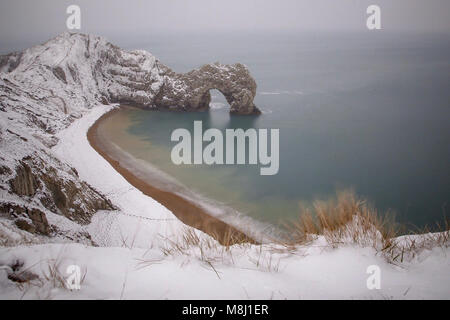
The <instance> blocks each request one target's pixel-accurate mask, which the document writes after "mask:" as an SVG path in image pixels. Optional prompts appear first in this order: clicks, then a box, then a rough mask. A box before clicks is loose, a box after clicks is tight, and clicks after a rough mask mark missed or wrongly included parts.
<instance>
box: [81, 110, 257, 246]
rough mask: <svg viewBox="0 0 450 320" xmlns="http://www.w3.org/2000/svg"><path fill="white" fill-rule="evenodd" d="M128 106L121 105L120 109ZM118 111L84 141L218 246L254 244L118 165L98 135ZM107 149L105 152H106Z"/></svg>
mask: <svg viewBox="0 0 450 320" xmlns="http://www.w3.org/2000/svg"><path fill="white" fill-rule="evenodd" d="M123 107H127V108H132V107H130V106H121V108H123ZM118 110H119V109H118V108H116V109H114V110H112V111H110V112H108V113H106V114H104V115H103V116H102V117H100V118H99V119H98V120H97V121H96V122H95V123H94V124H93V125H92V126H91V127H90V129H89V131H88V133H87V138H88V141H89V143H90V145H91V146H92V147H93V148H94V149H95V150H96V151H97V152H98V153H99V154H100V155H101V156H102V157H103V158H104V159H105V160H107V161H108V162H109V163H110V164H111V166H112V167H113V168H114V169H115V170H116V171H117V172H119V173H120V174H121V175H122V176H123V177H124V178H125V179H126V180H127V181H128V182H129V183H130V184H131V185H133V186H134V187H136V188H137V189H139V190H140V191H142V192H143V193H144V194H145V195H147V196H149V197H151V198H153V199H155V200H156V201H158V202H159V203H161V204H162V205H163V206H165V207H166V208H167V209H169V210H170V211H172V213H173V214H174V215H175V216H176V217H177V218H178V219H180V220H181V221H182V222H183V223H185V224H186V225H189V226H191V227H194V228H196V229H198V230H201V231H203V232H205V233H207V234H209V235H211V236H213V237H214V238H215V239H216V240H218V241H219V242H220V243H221V244H235V243H242V242H250V243H255V241H254V240H253V239H251V238H250V237H249V236H247V235H246V234H244V233H243V232H241V231H239V230H237V229H236V228H234V227H233V226H230V225H229V224H227V223H225V222H223V221H222V220H220V219H218V218H216V217H214V216H212V215H211V214H209V213H208V212H206V211H205V210H204V209H203V208H201V207H200V206H198V205H196V204H195V203H192V202H190V201H188V200H186V199H185V198H183V197H181V196H179V195H177V194H175V193H172V192H169V191H165V190H161V189H159V188H157V187H155V186H153V185H151V184H150V183H149V182H148V181H144V180H143V179H141V178H139V177H137V176H136V175H135V174H133V173H132V172H131V171H130V170H128V169H126V168H124V167H123V166H122V165H121V163H120V157H119V155H117V154H113V153H112V151H111V148H109V149H108V148H107V145H108V143H109V142H108V141H107V137H105V136H104V135H103V134H101V133H100V132H99V128H100V127H101V125H102V122H103V121H105V120H106V119H108V118H109V117H111V116H112V115H113V114H114V113H115V112H117V111H118ZM107 150H108V151H107Z"/></svg>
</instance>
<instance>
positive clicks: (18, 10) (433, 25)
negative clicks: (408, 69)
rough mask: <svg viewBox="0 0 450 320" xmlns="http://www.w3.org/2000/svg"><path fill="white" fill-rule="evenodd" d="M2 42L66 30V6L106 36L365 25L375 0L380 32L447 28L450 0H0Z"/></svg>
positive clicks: (87, 27) (85, 26)
mask: <svg viewBox="0 0 450 320" xmlns="http://www.w3.org/2000/svg"><path fill="white" fill-rule="evenodd" d="M0 3H1V4H0V30H1V31H0V47H1V48H2V49H3V48H5V46H8V45H14V44H21V43H25V44H28V43H29V42H31V43H39V42H42V41H45V40H47V39H48V38H50V37H52V36H55V35H56V34H59V33H61V32H63V31H66V30H67V29H66V19H67V16H68V15H67V14H66V8H67V7H68V6H69V5H71V4H77V5H79V6H80V8H81V30H80V32H84V33H94V34H97V35H102V36H106V37H107V38H109V39H111V40H112V39H117V38H118V37H120V36H122V37H124V36H127V35H131V34H133V35H136V36H139V35H146V34H151V33H152V32H169V31H170V32H199V31H208V32H210V31H213V32H216V31H217V32H218V31H239V30H242V31H246V32H252V31H261V30H265V31H279V30H294V31H310V30H313V31H314V30H321V31H323V30H333V31H341V30H342V31H348V30H352V31H353V30H354V31H365V28H366V26H365V23H366V17H367V15H366V8H367V7H368V5H370V4H377V5H379V6H380V7H381V22H382V28H383V31H384V32H389V31H409V32H433V31H435V32H448V33H450V0H370V1H368V0H308V1H306V0H220V1H219V0H72V1H65V0H53V1H50V0H34V1H29V0H9V1H7V0H0Z"/></svg>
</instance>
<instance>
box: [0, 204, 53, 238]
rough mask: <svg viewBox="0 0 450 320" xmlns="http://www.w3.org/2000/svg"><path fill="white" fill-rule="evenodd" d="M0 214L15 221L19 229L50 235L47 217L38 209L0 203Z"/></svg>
mask: <svg viewBox="0 0 450 320" xmlns="http://www.w3.org/2000/svg"><path fill="white" fill-rule="evenodd" d="M0 213H2V214H3V215H6V216H7V218H9V219H15V221H14V223H15V224H16V226H17V227H18V228H19V229H22V230H25V231H28V232H30V233H38V234H42V235H46V236H48V235H50V234H51V231H52V229H51V227H50V225H49V223H48V221H47V217H46V216H45V213H44V212H43V211H42V210H40V209H37V208H32V207H27V206H25V205H19V204H15V203H9V202H2V203H0Z"/></svg>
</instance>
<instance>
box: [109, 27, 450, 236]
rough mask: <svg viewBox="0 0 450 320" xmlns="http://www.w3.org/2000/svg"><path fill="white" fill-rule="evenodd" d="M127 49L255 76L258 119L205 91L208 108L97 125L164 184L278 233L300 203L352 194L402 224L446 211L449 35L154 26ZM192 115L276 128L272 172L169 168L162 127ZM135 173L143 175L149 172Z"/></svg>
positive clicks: (424, 222)
mask: <svg viewBox="0 0 450 320" xmlns="http://www.w3.org/2000/svg"><path fill="white" fill-rule="evenodd" d="M126 47H127V48H128V49H144V50H147V51H149V52H151V53H152V54H154V55H155V56H156V57H157V58H158V59H159V60H160V61H161V62H162V63H164V64H166V65H167V66H169V67H170V68H172V69H173V70H174V71H176V72H187V71H189V70H192V69H193V68H197V67H199V66H201V65H202V64H205V63H213V62H216V61H217V62H220V63H236V62H240V63H243V64H245V65H246V66H247V67H248V68H249V70H250V73H251V75H252V76H253V77H254V79H255V80H256V83H257V94H256V97H255V104H256V106H257V107H258V108H259V109H260V110H261V111H262V114H261V115H259V116H235V115H233V116H230V115H229V105H228V103H227V102H226V100H225V98H224V96H223V95H222V94H221V93H220V92H219V91H217V90H211V96H212V101H211V104H210V110H209V111H206V112H198V113H192V112H191V113H180V112H169V111H152V110H140V109H123V110H121V111H120V112H118V113H117V114H116V115H115V116H114V117H115V118H114V119H112V120H111V122H110V123H109V125H107V126H106V128H105V130H106V131H107V133H108V136H109V138H110V140H111V142H113V143H114V144H115V145H116V146H117V147H118V148H120V149H121V150H122V151H123V152H126V153H127V154H128V155H129V156H130V157H133V158H134V159H135V160H136V161H138V162H140V163H141V164H143V165H144V166H145V167H146V168H147V169H146V170H150V171H153V173H154V174H156V173H157V174H158V177H159V178H160V179H159V180H160V182H161V181H163V184H164V188H167V189H171V188H172V189H173V190H174V191H176V192H179V193H181V194H184V195H185V196H186V197H192V198H193V199H194V198H195V199H194V200H195V201H197V202H198V201H200V202H203V203H204V205H205V207H208V208H210V209H211V210H210V211H211V212H212V214H216V215H218V216H221V217H222V218H224V220H227V219H228V220H233V221H234V223H235V224H239V223H242V222H239V221H246V223H248V222H249V221H250V223H253V224H254V225H255V226H257V227H259V228H268V229H266V230H270V232H275V231H274V230H279V229H280V228H281V229H282V228H283V226H285V225H286V224H289V223H291V222H292V220H295V219H296V218H297V217H298V215H299V212H300V207H301V206H310V205H312V204H313V202H314V201H315V200H318V199H321V200H327V199H332V198H333V197H334V196H335V194H336V192H339V191H342V190H353V191H354V192H355V193H356V194H357V195H358V196H360V197H362V198H364V199H367V201H369V202H370V203H371V204H372V205H373V206H374V207H376V208H377V209H378V211H379V213H380V214H384V213H389V214H392V213H393V214H395V216H396V220H397V221H398V222H399V223H401V224H403V225H406V226H408V230H414V229H415V228H419V229H420V228H424V227H426V226H428V227H430V228H432V227H433V226H435V223H436V222H438V221H441V222H442V221H443V220H444V217H445V216H446V215H447V216H448V212H449V200H450V60H449V58H450V36H449V35H448V34H430V33H427V34H401V33H395V34H392V33H385V32H383V31H382V30H380V31H376V32H372V31H367V32H362V33H345V32H336V33H333V32H328V33H325V32H295V33H294V32H276V33H246V34H240V33H236V32H234V33H223V34H208V33H204V34H195V35H189V34H171V35H154V34H152V35H149V36H148V37H145V38H143V37H139V38H136V39H134V38H132V36H131V37H130V39H127V45H126ZM194 121H202V124H203V130H206V129H208V128H217V129H220V130H221V131H222V132H225V129H233V128H242V129H244V130H246V129H249V128H255V129H279V171H278V173H277V174H276V175H268V176H264V175H261V174H260V168H261V166H260V165H248V164H247V165H245V164H244V165H226V164H224V165H205V164H203V165H175V164H174V163H173V162H172V161H171V151H172V148H173V147H174V146H175V145H176V142H173V141H171V134H172V132H173V131H174V130H175V129H177V128H186V129H188V130H190V132H193V125H194ZM143 177H146V179H148V180H149V181H148V182H149V183H152V182H154V181H153V179H154V177H155V175H153V176H152V175H148V176H145V175H143ZM152 177H153V178H152ZM232 216H233V218H232ZM239 219H241V220H239ZM268 232H269V231H268Z"/></svg>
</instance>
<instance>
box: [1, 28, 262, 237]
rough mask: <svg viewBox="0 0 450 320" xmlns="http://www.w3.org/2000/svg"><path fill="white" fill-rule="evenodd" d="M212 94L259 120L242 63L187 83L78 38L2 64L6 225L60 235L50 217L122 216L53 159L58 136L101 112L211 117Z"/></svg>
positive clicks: (134, 56) (132, 55)
mask: <svg viewBox="0 0 450 320" xmlns="http://www.w3.org/2000/svg"><path fill="white" fill-rule="evenodd" d="M210 89H218V90H220V91H221V92H222V93H223V94H224V96H225V97H226V99H227V101H228V102H229V104H230V106H231V110H230V112H232V113H237V114H253V113H258V112H259V111H258V109H257V108H256V107H255V105H254V104H253V98H254V96H255V94H256V83H255V81H254V80H253V78H252V77H251V76H250V74H249V72H248V70H247V68H246V67H245V66H243V65H241V64H235V65H221V64H218V63H216V64H210V65H205V66H203V67H201V68H199V69H196V70H193V71H191V72H188V73H186V74H178V73H175V72H173V71H172V70H171V69H170V68H168V67H166V66H164V65H163V64H161V63H160V62H159V61H158V60H157V59H156V58H155V57H154V56H153V55H151V54H150V53H148V52H145V51H140V50H136V51H124V50H122V49H120V48H118V47H117V46H114V45H113V44H111V43H109V42H107V41H106V40H104V39H103V38H100V37H94V36H89V35H82V34H70V33H64V34H62V35H60V36H58V37H56V38H54V39H52V40H49V41H48V42H46V43H44V44H42V45H38V46H35V47H33V48H30V49H27V50H24V51H23V52H18V53H11V54H8V55H4V56H0V217H3V218H6V219H9V220H10V221H13V222H14V224H15V225H16V226H17V227H18V228H21V229H23V230H26V231H28V232H33V233H37V234H43V235H54V234H55V233H57V232H58V228H57V226H52V225H51V224H50V223H49V222H48V219H47V218H48V216H49V215H52V214H56V215H60V216H64V217H66V218H67V219H69V220H72V221H74V222H76V223H78V224H87V223H89V222H90V218H91V216H92V215H93V214H94V213H95V212H96V211H97V210H113V209H114V206H113V205H112V203H111V202H110V201H109V200H108V199H107V198H106V197H105V196H104V195H102V194H100V193H99V192H98V191H97V190H94V189H93V188H92V187H91V186H89V185H88V184H87V183H86V182H84V181H82V180H81V179H80V178H79V177H78V174H77V172H76V170H75V169H73V168H71V167H70V166H68V165H67V164H65V163H64V162H63V161H61V160H59V159H58V157H57V156H56V155H55V154H54V152H53V151H52V148H53V147H54V146H55V145H56V144H57V143H58V137H57V136H58V132H60V131H61V130H62V129H64V128H66V127H68V126H69V125H70V124H71V123H72V122H73V121H74V120H75V119H78V118H80V117H81V116H82V115H83V114H84V113H86V112H87V111H88V110H89V109H90V108H92V107H93V106H96V105H99V104H109V103H125V102H126V103H132V104H134V105H138V106H141V107H147V108H169V109H176V110H183V111H197V110H205V109H207V108H208V107H209V102H210V99H211V97H210V95H209V90H210ZM81 237H83V235H82V236H81Z"/></svg>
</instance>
